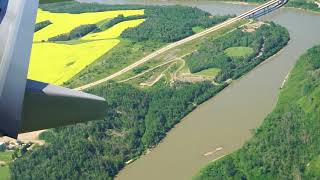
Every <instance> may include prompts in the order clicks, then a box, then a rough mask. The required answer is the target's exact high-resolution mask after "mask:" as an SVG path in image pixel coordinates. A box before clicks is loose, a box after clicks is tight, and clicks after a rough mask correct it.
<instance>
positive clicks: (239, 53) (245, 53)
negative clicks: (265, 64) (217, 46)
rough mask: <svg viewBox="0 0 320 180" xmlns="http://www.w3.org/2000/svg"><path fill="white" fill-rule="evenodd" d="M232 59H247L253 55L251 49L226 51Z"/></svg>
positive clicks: (229, 49) (240, 48)
mask: <svg viewBox="0 0 320 180" xmlns="http://www.w3.org/2000/svg"><path fill="white" fill-rule="evenodd" d="M224 52H225V53H226V54H227V55H228V56H230V57H247V56H249V55H251V54H252V53H253V49H252V48H251V47H242V46H240V47H230V48H228V49H226V50H225V51H224Z"/></svg>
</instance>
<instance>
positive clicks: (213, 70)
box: [195, 68, 221, 78]
mask: <svg viewBox="0 0 320 180" xmlns="http://www.w3.org/2000/svg"><path fill="white" fill-rule="evenodd" d="M220 71H221V69H218V68H209V69H205V70H203V71H200V72H197V73H195V75H199V76H204V77H210V78H213V77H215V76H217V75H218V73H219V72H220Z"/></svg>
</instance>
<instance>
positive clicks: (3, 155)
mask: <svg viewBox="0 0 320 180" xmlns="http://www.w3.org/2000/svg"><path fill="white" fill-rule="evenodd" d="M12 153H13V152H11V151H5V152H0V162H4V163H7V164H6V165H1V164H0V179H1V180H7V179H10V171H9V165H8V163H10V162H11V161H12V158H11V157H12Z"/></svg>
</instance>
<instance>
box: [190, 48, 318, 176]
mask: <svg viewBox="0 0 320 180" xmlns="http://www.w3.org/2000/svg"><path fill="white" fill-rule="evenodd" d="M319 57H320V46H316V47H313V48H312V49H310V50H308V52H307V53H305V54H304V55H302V56H301V57H300V59H299V60H298V62H297V64H296V65H295V67H294V69H293V70H292V72H291V74H290V76H289V79H288V81H287V82H286V84H285V86H284V87H283V89H282V90H281V92H280V96H279V100H278V103H277V105H276V107H275V109H274V110H273V112H272V113H271V114H269V115H268V117H267V118H266V119H265V120H264V122H263V124H262V125H261V127H259V128H258V129H256V130H255V133H254V136H253V138H252V139H251V140H249V141H248V142H247V143H246V144H245V145H244V146H243V147H242V148H241V149H240V150H238V151H236V152H235V153H233V154H231V155H228V156H226V157H225V158H223V159H221V160H218V161H216V162H214V163H211V164H210V165H208V166H207V167H205V168H204V169H202V170H201V172H200V173H199V174H198V175H197V176H196V177H195V178H194V179H199V180H200V179H206V180H207V179H270V180H273V179H306V180H307V179H320V173H319V172H320V146H319V144H320V131H319V129H320V122H319V121H320V99H319V97H320V59H319Z"/></svg>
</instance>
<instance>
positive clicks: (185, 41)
mask: <svg viewBox="0 0 320 180" xmlns="http://www.w3.org/2000/svg"><path fill="white" fill-rule="evenodd" d="M280 1H281V0H271V1H269V2H267V3H265V4H262V5H260V6H258V7H256V8H254V9H252V10H250V11H247V12H245V13H243V14H241V15H239V16H237V17H234V18H231V19H229V20H227V21H225V22H223V23H220V24H218V25H216V26H213V27H211V28H208V29H206V30H204V31H202V32H200V33H197V34H194V35H192V36H189V37H187V38H185V39H182V40H180V41H177V42H174V43H171V44H169V45H167V46H165V47H163V48H161V49H159V50H157V51H155V52H153V53H151V54H149V55H148V56H146V57H144V58H142V59H141V60H139V61H137V62H135V63H133V64H131V65H129V66H127V67H126V68H124V69H122V70H120V71H118V72H116V73H114V74H112V75H110V76H108V77H106V78H103V79H101V80H98V81H95V82H92V83H89V84H87V85H84V86H81V87H78V88H75V90H80V91H82V90H85V89H88V88H91V87H93V86H97V85H99V84H102V83H104V82H107V81H109V80H111V79H113V78H115V77H118V76H120V75H122V74H124V73H126V72H128V71H130V70H132V69H134V68H136V67H138V66H139V65H141V64H144V63H145V62H147V61H150V60H151V59H153V58H155V57H156V56H158V55H160V54H162V53H164V52H166V51H168V50H171V49H173V48H175V47H177V46H180V45H182V44H185V43H187V42H190V41H192V40H195V39H197V38H200V37H203V36H205V35H208V34H210V33H212V32H214V31H217V30H219V29H221V28H224V27H226V26H228V25H231V24H233V23H235V22H237V21H239V20H241V19H244V18H247V17H248V16H250V15H252V14H254V13H256V12H259V11H261V10H262V9H264V8H266V7H268V6H270V5H274V4H277V3H279V2H280Z"/></svg>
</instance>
